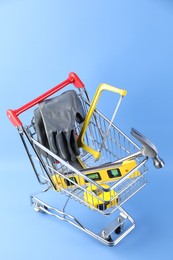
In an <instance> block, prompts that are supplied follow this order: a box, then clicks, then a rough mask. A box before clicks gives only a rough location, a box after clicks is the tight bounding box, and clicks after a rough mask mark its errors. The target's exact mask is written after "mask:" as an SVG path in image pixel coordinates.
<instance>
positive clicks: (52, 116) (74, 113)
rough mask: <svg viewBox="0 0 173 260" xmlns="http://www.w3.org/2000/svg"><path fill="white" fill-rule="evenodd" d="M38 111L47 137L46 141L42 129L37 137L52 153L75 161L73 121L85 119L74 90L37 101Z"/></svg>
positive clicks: (76, 151)
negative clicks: (40, 134)
mask: <svg viewBox="0 0 173 260" xmlns="http://www.w3.org/2000/svg"><path fill="white" fill-rule="evenodd" d="M39 112H40V114H41V118H42V123H43V125H44V129H45V133H46V137H47V141H46V139H45V137H44V131H43V135H42V136H41V138H40V137H39V138H40V140H42V143H43V139H45V140H44V144H46V145H48V146H49V149H50V150H51V151H52V152H53V153H54V154H56V155H58V156H59V157H60V158H62V159H63V160H65V161H75V160H76V156H78V155H79V154H80V152H79V148H78V145H77V141H76V135H75V122H78V123H79V124H80V123H82V122H83V121H84V119H85V113H84V110H83V106H82V103H81V100H80V99H79V97H78V96H77V94H76V92H75V91H74V90H69V91H66V92H64V93H63V94H61V95H60V96H57V97H55V98H51V99H47V100H45V101H43V102H41V103H39ZM35 114H36V115H37V114H38V112H37V111H36V113H35ZM37 116H38V115H37ZM35 121H38V120H35ZM39 122H41V121H39ZM42 123H41V124H42Z"/></svg>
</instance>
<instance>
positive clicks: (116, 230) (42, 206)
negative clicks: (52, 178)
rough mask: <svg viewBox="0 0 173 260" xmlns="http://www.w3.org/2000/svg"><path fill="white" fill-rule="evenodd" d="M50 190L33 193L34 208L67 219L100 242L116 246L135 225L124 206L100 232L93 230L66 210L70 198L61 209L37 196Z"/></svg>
mask: <svg viewBox="0 0 173 260" xmlns="http://www.w3.org/2000/svg"><path fill="white" fill-rule="evenodd" d="M48 190H49V188H48V189H45V190H43V191H41V192H40V193H37V194H32V195H31V197H30V198H31V204H32V206H34V210H35V211H36V212H42V213H47V214H48V215H51V216H54V217H56V218H58V219H60V220H63V221H66V222H68V223H70V224H72V225H73V226H75V227H77V228H79V229H81V230H82V231H84V232H85V233H87V234H89V235H90V236H92V237H94V238H95V239H97V240H99V241H100V242H102V243H104V244H105V245H108V246H114V245H116V244H118V243H119V242H120V241H121V240H122V239H123V238H124V237H125V236H127V235H128V234H129V233H130V232H131V231H132V229H133V228H134V227H135V222H134V220H133V219H132V217H131V216H130V215H129V214H128V213H127V212H126V211H125V210H124V209H123V208H122V207H118V210H119V216H117V217H116V218H115V219H113V220H112V221H111V222H110V223H109V224H108V225H106V226H105V227H104V228H103V229H102V230H101V231H100V232H98V233H97V232H93V231H92V230H90V229H89V228H87V227H85V226H84V225H83V224H81V222H80V221H79V220H78V219H77V218H75V217H74V216H72V215H71V214H68V213H67V212H65V210H66V207H67V204H68V201H69V198H67V200H66V202H65V204H64V206H63V209H62V210H59V209H57V208H55V207H52V206H50V205H48V204H47V203H45V202H44V201H42V200H41V199H39V198H38V197H37V195H39V194H41V193H44V192H46V191H48ZM126 223H127V224H126ZM127 226H128V227H127Z"/></svg>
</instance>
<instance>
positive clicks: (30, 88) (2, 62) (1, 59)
mask: <svg viewBox="0 0 173 260" xmlns="http://www.w3.org/2000/svg"><path fill="white" fill-rule="evenodd" d="M70 71H74V72H76V73H77V74H78V75H79V77H80V78H81V79H82V81H83V82H84V83H85V85H86V88H87V89H88V92H89V94H90V96H91V97H92V96H93V94H94V92H95V90H96V88H97V86H98V84H100V83H101V82H106V83H109V84H112V85H115V86H117V87H120V88H125V89H126V90H127V91H128V95H127V96H126V97H125V98H124V100H123V103H122V105H121V108H120V110H119V113H118V116H117V124H118V126H120V127H121V129H122V130H123V131H124V132H125V133H126V134H128V135H129V133H130V128H131V127H132V126H133V127H135V128H137V129H138V130H139V131H141V132H143V133H144V134H145V135H146V136H147V137H148V138H150V139H151V140H152V141H153V142H154V143H155V144H156V145H157V147H158V149H159V152H160V155H161V157H163V158H164V160H165V163H166V166H165V168H163V169H162V170H156V169H155V168H154V167H153V166H152V163H149V173H148V185H147V186H146V188H144V189H143V190H141V192H139V193H138V194H137V195H136V196H135V197H133V198H132V199H131V200H130V201H129V202H128V203H127V204H126V205H125V208H126V209H127V210H128V211H129V213H130V214H131V215H132V216H133V217H134V218H135V220H136V223H137V225H136V228H135V229H134V231H133V232H132V233H131V234H130V235H129V236H127V237H126V238H125V239H124V240H123V241H122V242H121V243H120V244H118V245H117V246H116V247H113V248H109V247H106V246H104V245H102V244H101V243H100V242H98V241H96V240H94V239H93V238H91V237H89V236H88V235H87V234H85V233H83V232H81V231H79V230H76V229H75V228H74V227H73V226H71V225H68V224H67V223H64V222H60V221H58V220H57V221H56V219H54V218H51V217H49V216H47V215H42V214H36V213H35V212H34V211H33V209H32V208H31V207H30V204H29V194H30V193H31V192H34V191H37V190H39V189H40V186H39V184H38V183H37V181H36V179H35V176H34V174H33V171H32V169H31V166H30V164H29V161H28V159H27V156H26V153H25V152H24V149H23V146H22V144H21V141H20V139H19V137H18V134H17V132H16V129H15V128H14V127H13V126H12V125H11V123H10V122H9V120H8V118H7V117H6V110H7V109H9V108H12V109H15V108H17V107H19V106H21V105H23V104H24V103H26V102H28V101H30V100H31V99H33V98H35V97H37V96H38V95H40V94H42V93H43V92H45V91H47V90H48V89H49V88H51V87H53V86H54V85H56V84H58V83H59V82H61V81H63V80H64V79H65V78H66V77H67V75H68V73H69V72H70ZM0 91H1V94H0V100H1V101H0V118H1V120H0V121H1V124H0V125H1V126H0V144H1V156H0V165H1V170H0V171H1V189H0V201H1V214H0V223H1V224H0V226H1V232H0V241H1V243H0V259H3V260H5V259H14V260H24V259H25V260H27V259H42V260H43V259H106V258H111V259H120V260H121V259H122V260H126V259H128V260H131V259H133V260H137V259H140V260H142V259H157V260H162V259H165V260H172V259H173V235H172V234H173V227H172V214H173V202H172V198H173V192H172V190H173V189H172V186H173V173H172V147H173V142H172V135H173V126H172V112H173V110H172V103H173V102H172V99H173V2H172V1H171V0H141V1H137V0H131V1H130V0H122V1H117V0H107V1H103V0H100V1H98V0H95V1H91V0H87V1H79V0H73V1H70V0H63V1H55V0H50V1H44V0H42V1H41V0H40V1H39V0H30V1H29V0H28V1H26V0H23V1H17V0H11V1H10V0H4V1H3V0H0ZM108 105H109V102H107V104H105V106H103V107H102V108H103V110H102V111H103V112H105V113H109V110H108ZM110 105H111V106H112V104H110ZM80 208H81V206H80V205H78V208H77V210H78V211H79V212H80ZM86 218H87V216H86ZM91 221H92V218H91Z"/></svg>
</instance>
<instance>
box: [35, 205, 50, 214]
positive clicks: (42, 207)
mask: <svg viewBox="0 0 173 260" xmlns="http://www.w3.org/2000/svg"><path fill="white" fill-rule="evenodd" d="M44 209H45V210H48V208H47V207H46V206H45V205H41V204H39V203H34V210H35V211H36V212H40V213H43V212H45V211H44Z"/></svg>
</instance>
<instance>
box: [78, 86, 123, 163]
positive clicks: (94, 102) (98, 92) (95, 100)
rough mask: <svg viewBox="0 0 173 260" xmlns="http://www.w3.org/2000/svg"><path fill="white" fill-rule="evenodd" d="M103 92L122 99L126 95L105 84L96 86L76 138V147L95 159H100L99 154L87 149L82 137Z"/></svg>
mask: <svg viewBox="0 0 173 260" xmlns="http://www.w3.org/2000/svg"><path fill="white" fill-rule="evenodd" d="M103 90H108V91H111V92H114V93H117V94H119V95H120V96H121V97H124V96H125V95H126V94H127V91H126V90H124V89H119V88H116V87H113V86H111V85H109V84H106V83H102V84H100V85H99V86H98V88H97V90H96V93H95V95H94V98H93V100H92V102H91V105H90V108H89V110H88V113H87V115H86V118H85V121H84V123H83V126H82V129H81V132H80V134H79V137H78V146H79V147H82V148H83V149H84V150H85V151H87V152H89V153H91V154H92V155H93V156H94V157H95V158H97V159H98V158H99V157H100V152H97V151H95V150H93V149H92V148H91V147H89V146H88V145H86V144H85V143H84V135H85V132H86V129H87V127H88V125H89V122H90V119H91V117H92V115H93V113H94V110H95V109H96V106H97V103H98V101H99V99H100V96H101V93H102V91H103Z"/></svg>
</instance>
